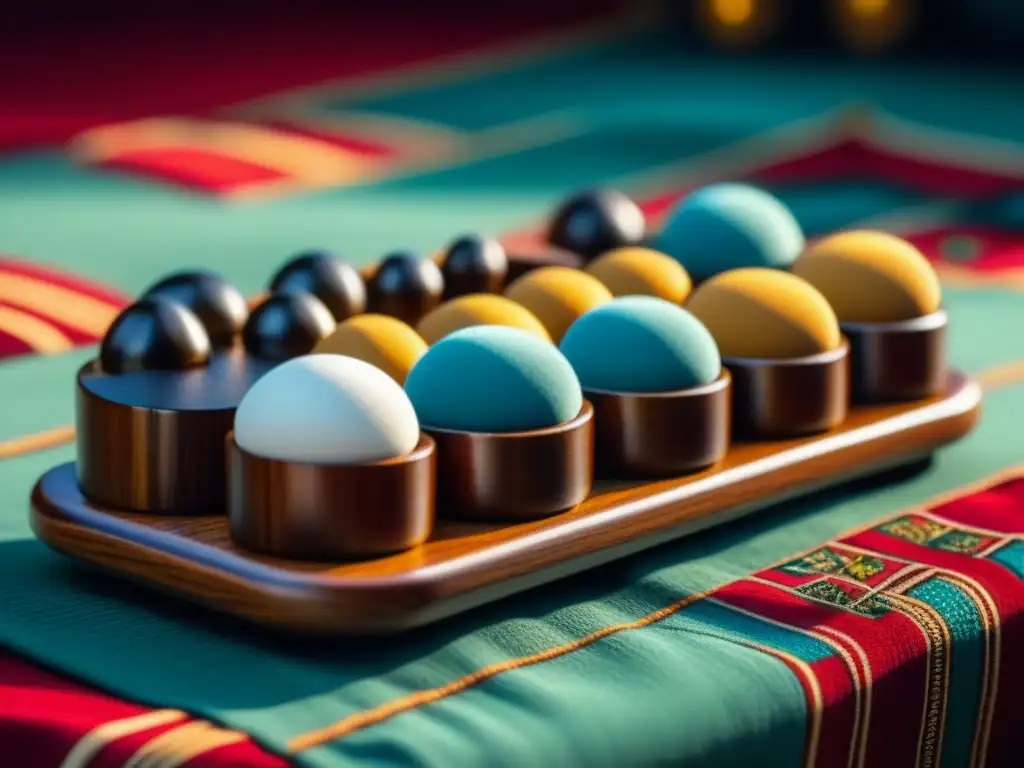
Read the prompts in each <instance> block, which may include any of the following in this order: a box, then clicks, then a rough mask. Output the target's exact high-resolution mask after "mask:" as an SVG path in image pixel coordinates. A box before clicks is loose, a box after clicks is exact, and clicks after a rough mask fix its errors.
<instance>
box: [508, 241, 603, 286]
mask: <svg viewBox="0 0 1024 768" xmlns="http://www.w3.org/2000/svg"><path fill="white" fill-rule="evenodd" d="M585 265H586V260H585V259H584V258H583V257H582V256H579V255H577V254H575V253H573V252H572V251H567V250H564V249H563V248H556V247H555V246H553V245H552V246H544V247H539V248H535V249H530V250H525V249H516V250H511V251H509V252H508V277H507V278H505V282H506V284H511V283H513V282H514V281H516V280H518V279H519V278H520V277H522V276H523V275H525V274H526V273H527V272H532V271H533V270H535V269H539V268H540V267H569V268H571V269H583V267H584V266H585Z"/></svg>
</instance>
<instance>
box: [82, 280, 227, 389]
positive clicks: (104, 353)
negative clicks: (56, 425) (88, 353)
mask: <svg viewBox="0 0 1024 768" xmlns="http://www.w3.org/2000/svg"><path fill="white" fill-rule="evenodd" d="M211 353H212V350H211V344H210V336H209V334H208V333H207V332H206V329H205V328H204V327H203V324H202V323H201V322H200V321H199V318H198V317H196V316H195V314H193V313H192V311H191V310H190V309H188V308H186V307H185V306H184V305H182V304H179V303H177V302H175V301H171V300H169V299H163V298H156V297H154V298H148V299H141V300H140V301H137V302H135V303H134V304H132V305H131V306H129V307H127V308H125V309H124V310H122V312H121V314H119V315H118V316H117V317H116V318H115V319H114V322H113V323H111V325H110V328H108V329H107V332H106V334H105V335H104V336H103V341H102V342H101V343H100V367H101V368H102V369H103V371H104V373H115V374H116V373H132V372H135V371H181V370H185V369H188V368H195V367H197V366H202V365H206V364H207V363H208V362H209V361H210V355H211Z"/></svg>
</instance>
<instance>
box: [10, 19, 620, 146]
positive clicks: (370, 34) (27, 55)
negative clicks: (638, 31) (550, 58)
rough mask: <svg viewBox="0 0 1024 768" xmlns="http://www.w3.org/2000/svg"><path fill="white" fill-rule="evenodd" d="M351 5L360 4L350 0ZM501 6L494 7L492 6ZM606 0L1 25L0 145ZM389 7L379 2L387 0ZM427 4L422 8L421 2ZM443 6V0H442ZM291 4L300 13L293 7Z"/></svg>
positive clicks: (29, 142) (277, 88) (488, 41)
mask: <svg viewBox="0 0 1024 768" xmlns="http://www.w3.org/2000/svg"><path fill="white" fill-rule="evenodd" d="M355 5H358V4H355ZM498 5H499V6H500V5H502V4H501V3H498ZM621 5H622V3H621V2H615V1H613V0H587V1H586V2H582V0H574V1H573V2H558V3H540V2H532V1H531V0H524V2H521V3H516V4H514V6H513V4H511V3H505V6H506V7H505V9H504V10H506V11H508V12H502V13H497V12H496V9H495V3H487V4H484V5H481V6H479V7H478V8H476V9H475V10H473V9H470V8H469V7H468V6H466V7H461V10H458V11H457V10H456V9H455V8H452V9H450V10H448V11H444V10H443V8H438V7H435V6H434V4H433V3H430V4H426V5H423V6H421V7H419V8H418V9H417V4H413V3H406V4H401V5H398V6H396V7H394V8H391V9H390V10H387V9H386V8H385V7H383V6H382V8H381V10H380V12H379V13H377V14H376V15H367V14H366V13H362V12H358V11H356V9H355V7H354V5H353V4H351V3H339V4H334V6H333V11H332V9H331V5H330V4H322V7H319V8H318V9H317V10H316V11H315V12H308V13H295V12H293V13H291V14H289V15H284V11H283V9H284V6H283V5H282V6H279V10H278V11H275V12H274V13H273V14H270V13H269V12H262V13H261V12H258V11H257V10H254V9H249V8H242V9H240V10H239V11H238V12H235V13H229V14H223V13H221V14H218V13H215V12H214V10H215V9H213V8H211V9H210V12H209V13H207V14H206V15H202V14H195V15H194V16H193V17H192V18H189V17H188V16H187V15H184V14H181V13H173V14H159V13H158V14H154V15H153V16H152V17H149V18H148V19H147V18H143V19H142V20H141V21H140V19H139V18H138V14H135V15H134V16H135V17H134V18H129V17H125V16H124V15H123V14H102V16H101V17H100V18H98V19H93V20H82V19H76V20H73V21H72V22H71V29H70V30H68V31H67V33H66V34H58V33H57V32H55V30H54V25H55V24H57V23H59V21H60V16H61V14H54V15H53V16H52V17H49V18H45V19H44V20H43V22H42V23H39V24H37V25H34V26H30V27H29V28H27V29H22V28H19V27H17V26H15V25H13V24H9V23H8V19H7V18H6V17H5V22H4V26H5V27H6V28H7V31H6V33H5V31H4V30H3V29H0V73H2V76H0V151H2V150H4V149H5V148H6V149H13V148H24V147H30V146H36V145H45V144H55V143H62V142H64V141H66V140H68V139H69V138H71V137H72V136H74V135H75V134H77V133H79V132H80V131H83V130H85V129H88V128H93V127H96V126H99V125H104V124H107V123H115V122H120V121H123V120H132V119H137V118H141V117H147V116H152V115H168V114H201V113H205V112H208V111H210V110H216V109H221V108H223V107H226V106H228V105H231V104H236V103H239V102H244V101H247V100H250V99H255V98H258V97H262V96H267V95H269V94H273V93H277V92H281V91H287V90H290V89H294V88H299V87H302V86H307V85H311V84H314V83H319V82H324V81H327V80H333V79H336V78H348V77H358V76H365V75H369V74H372V73H374V72H381V71H384V70H389V69H393V68H396V67H401V66H408V65H413V64H417V63H422V62H426V61H429V60H431V59H435V58H438V57H443V56H448V55H452V54H457V53H461V52H467V51H472V50H476V49H483V48H487V47H491V46H495V45H500V44H506V43H511V42H514V41H516V40H521V39H525V38H527V37H529V36H532V35H535V34H537V33H539V32H548V31H556V30H560V29H562V30H564V29H569V28H572V27H575V26H576V25H578V24H580V23H581V22H585V21H587V20H593V19H597V18H599V17H601V16H602V15H603V14H605V13H607V12H608V11H609V10H610V9H612V8H615V7H618V6H621ZM385 6H386V4H385ZM428 6H429V7H428ZM442 6H443V4H442ZM296 10H297V9H296Z"/></svg>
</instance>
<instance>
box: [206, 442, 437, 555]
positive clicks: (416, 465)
mask: <svg viewBox="0 0 1024 768" xmlns="http://www.w3.org/2000/svg"><path fill="white" fill-rule="evenodd" d="M226 442H227V454H228V474H229V485H228V523H229V526H230V530H231V537H232V539H233V540H234V542H235V543H236V544H237V545H238V546H240V547H242V548H243V549H247V550H249V551H250V552H257V553H260V554H264V555H272V556H275V557H282V558H287V559H291V560H310V561H331V560H356V559H369V558H372V557H377V556H380V555H385V554H389V553H392V552H401V551H403V550H407V549H412V548H413V547H416V546H418V545H419V544H422V543H423V542H424V541H426V540H427V538H429V536H430V534H431V532H432V531H433V528H434V510H435V506H434V490H435V484H434V478H435V471H436V465H435V445H434V441H433V440H432V439H431V438H430V437H429V436H428V435H421V436H420V442H419V444H418V445H417V446H416V448H415V450H413V451H412V453H410V454H408V455H406V456H400V457H398V458H395V459H386V460H384V461H375V462H369V463H366V464H304V463H300V462H291V461H279V460H277V459H268V458H264V457H262V456H256V455H253V454H251V453H249V452H248V451H245V450H244V449H242V448H240V447H239V445H238V444H237V443H236V442H235V439H234V432H231V433H229V434H228V436H227V439H226Z"/></svg>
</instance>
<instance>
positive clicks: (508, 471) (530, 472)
mask: <svg viewBox="0 0 1024 768" xmlns="http://www.w3.org/2000/svg"><path fill="white" fill-rule="evenodd" d="M423 431H424V432H426V433H427V434H429V435H430V436H431V437H433V438H434V441H435V442H436V443H437V505H438V514H439V515H442V516H445V517H451V518H458V519H463V520H477V521H508V520H529V519H536V518H541V517H547V516H549V515H553V514H556V513H558V512H563V511H565V510H567V509H569V508H571V507H574V506H576V505H577V504H579V503H581V502H582V501H584V500H585V499H586V498H587V497H588V496H589V495H590V491H591V488H592V487H593V481H594V407H593V406H592V405H591V404H590V403H589V402H586V401H584V403H583V407H582V408H581V409H580V412H579V414H577V415H576V417H575V418H573V419H571V420H570V421H567V422H566V423H564V424H559V425H558V426H555V427H549V428H546V429H536V430H530V431H526V432H508V433H502V434H497V433H484V432H462V431H457V430H447V429H434V428H432V427H429V426H424V427H423Z"/></svg>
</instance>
